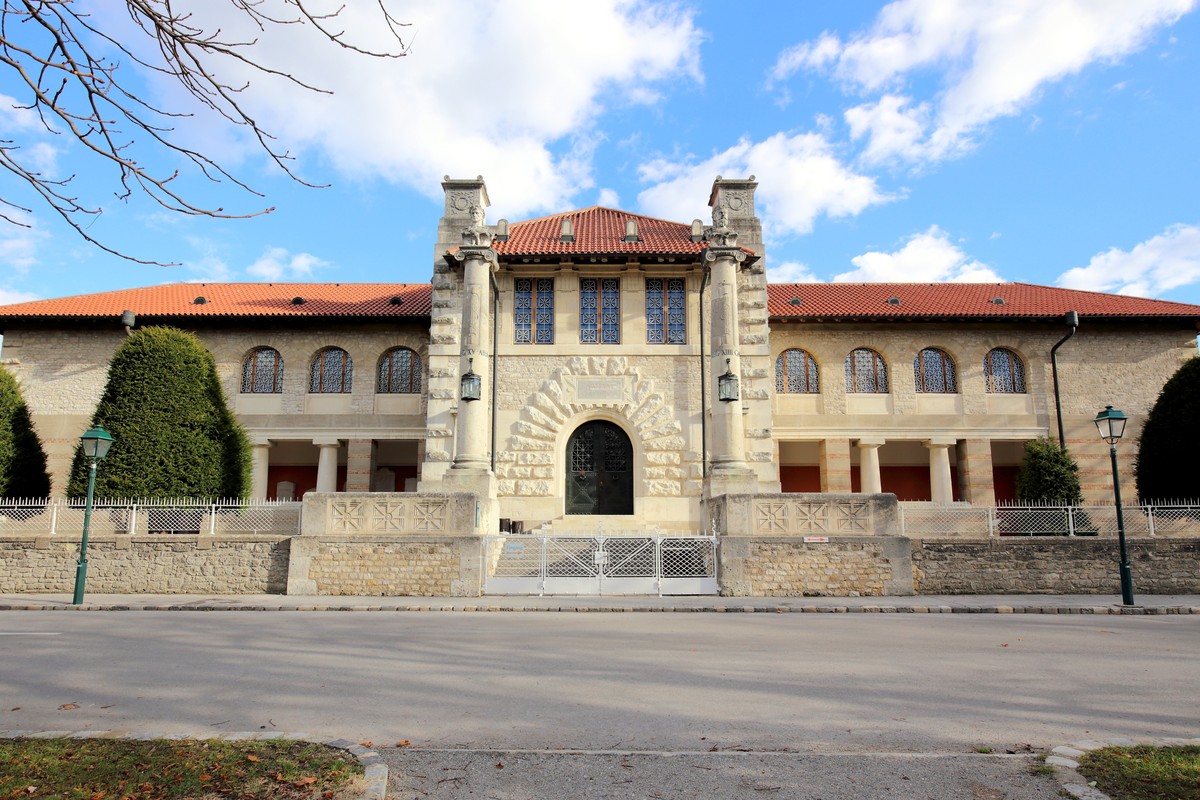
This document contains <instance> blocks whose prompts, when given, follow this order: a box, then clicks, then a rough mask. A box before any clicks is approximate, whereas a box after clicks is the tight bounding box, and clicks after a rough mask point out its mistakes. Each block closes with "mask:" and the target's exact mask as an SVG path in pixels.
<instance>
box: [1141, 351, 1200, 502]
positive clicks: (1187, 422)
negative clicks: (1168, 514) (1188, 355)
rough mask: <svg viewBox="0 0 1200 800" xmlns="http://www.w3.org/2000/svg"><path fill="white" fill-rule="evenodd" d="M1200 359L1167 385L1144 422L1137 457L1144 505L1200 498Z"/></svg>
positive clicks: (1183, 367) (1190, 362) (1199, 357)
mask: <svg viewBox="0 0 1200 800" xmlns="http://www.w3.org/2000/svg"><path fill="white" fill-rule="evenodd" d="M1198 453H1200V356H1197V357H1194V358H1192V359H1191V360H1190V361H1188V362H1187V363H1186V364H1184V365H1183V366H1182V367H1180V368H1179V371H1178V372H1176V373H1175V374H1174V375H1173V376H1171V379H1170V380H1169V381H1167V382H1166V384H1165V385H1164V386H1163V388H1162V392H1160V393H1159V395H1158V400H1157V401H1155V403H1154V408H1152V409H1150V415H1149V416H1148V417H1146V424H1145V425H1143V426H1142V435H1141V438H1140V441H1139V445H1138V454H1137V464H1136V470H1137V491H1138V498H1139V499H1140V500H1141V502H1143V503H1161V502H1170V501H1180V500H1196V499H1198V498H1200V478H1198V477H1197V475H1198V474H1200V473H1198V472H1197V469H1196V459H1197V454H1198Z"/></svg>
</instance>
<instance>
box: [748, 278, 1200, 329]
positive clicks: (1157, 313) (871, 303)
mask: <svg viewBox="0 0 1200 800" xmlns="http://www.w3.org/2000/svg"><path fill="white" fill-rule="evenodd" d="M767 292H768V297H769V303H768V310H769V313H770V315H771V316H772V317H789V318H793V319H848V318H856V319H862V318H880V319H905V318H908V319H912V318H918V319H930V318H937V317H950V318H957V319H962V318H972V317H980V318H1004V317H1012V318H1036V317H1043V318H1053V317H1061V316H1062V315H1063V314H1065V313H1066V312H1068V311H1078V312H1079V316H1080V317H1084V318H1086V317H1110V318H1113V317H1163V318H1166V317H1177V318H1178V317H1183V318H1191V319H1193V320H1196V321H1198V322H1200V306H1195V305H1189V304H1187V303H1174V302H1170V301H1167V300H1148V299H1146V298H1142V297H1128V296H1125V295H1117V294H1102V293H1100V292H1083V291H1079V290H1076V289H1058V288H1054V287H1051V286H1037V285H1034V284H1031V283H776V284H772V285H771V286H769V287H768V288H767ZM889 300H892V301H893V302H890V303H889V302H888V301H889ZM895 300H898V301H899V302H898V303H897V302H895ZM997 300H1003V302H996V301H997ZM797 301H798V302H797Z"/></svg>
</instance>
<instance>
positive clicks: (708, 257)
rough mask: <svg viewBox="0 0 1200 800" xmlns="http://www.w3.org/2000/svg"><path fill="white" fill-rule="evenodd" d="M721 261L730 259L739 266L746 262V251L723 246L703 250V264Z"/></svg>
mask: <svg viewBox="0 0 1200 800" xmlns="http://www.w3.org/2000/svg"><path fill="white" fill-rule="evenodd" d="M723 259H731V260H733V261H735V262H737V263H738V264H741V263H742V262H744V261H745V260H746V251H745V250H743V249H742V248H740V247H726V246H723V245H709V246H708V247H707V248H706V249H705V250H704V260H705V262H717V261H721V260H723Z"/></svg>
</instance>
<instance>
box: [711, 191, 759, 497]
mask: <svg viewBox="0 0 1200 800" xmlns="http://www.w3.org/2000/svg"><path fill="white" fill-rule="evenodd" d="M708 240H709V242H710V245H709V247H708V250H707V251H706V252H705V254H704V260H705V261H706V262H707V263H708V265H709V269H710V270H711V273H712V274H711V278H712V280H711V283H712V288H711V290H710V294H709V298H710V300H709V302H710V316H709V318H710V319H711V325H712V352H711V355H710V362H709V382H708V394H709V408H711V409H712V421H713V431H712V472H711V473H710V475H709V478H708V489H709V492H708V494H709V496H710V497H716V496H719V495H722V494H732V493H738V494H745V493H754V492H755V491H757V490H758V476H757V473H755V471H754V470H752V469H751V468H750V465H749V464H748V463H747V462H746V431H745V422H744V420H743V418H742V414H743V411H742V403H743V401H742V397H741V394H742V393H744V391H745V389H744V387H740V384H741V378H740V376H741V373H742V365H741V351H740V350H739V347H738V345H739V335H738V283H737V281H738V265H739V264H741V263H742V262H743V261H745V260H746V253H745V251H743V250H742V249H741V248H740V247H738V244H737V240H738V235H737V233H736V232H735V231H733V230H732V229H731V228H730V227H729V225H728V221H727V215H726V212H725V210H724V209H723V208H721V207H717V208H714V209H713V227H712V229H711V230H710V231H709V232H708ZM726 372H732V373H733V374H734V375H735V376H738V382H739V396H738V399H736V400H721V399H719V396H718V388H717V387H718V385H719V383H720V378H721V376H722V375H724V374H725V373H726Z"/></svg>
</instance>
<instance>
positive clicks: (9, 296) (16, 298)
mask: <svg viewBox="0 0 1200 800" xmlns="http://www.w3.org/2000/svg"><path fill="white" fill-rule="evenodd" d="M41 299H42V298H41V297H40V296H38V295H36V294H34V293H32V292H22V291H19V290H17V289H5V288H3V287H0V306H8V305H12V304H13V303H28V302H29V301H31V300H41Z"/></svg>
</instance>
